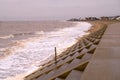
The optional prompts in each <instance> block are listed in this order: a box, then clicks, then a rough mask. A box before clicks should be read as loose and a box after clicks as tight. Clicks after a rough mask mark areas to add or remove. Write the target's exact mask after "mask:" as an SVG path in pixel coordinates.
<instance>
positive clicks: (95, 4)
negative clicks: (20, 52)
mask: <svg viewBox="0 0 120 80" xmlns="http://www.w3.org/2000/svg"><path fill="white" fill-rule="evenodd" d="M114 15H120V0H0V21H2V20H65V19H69V18H79V17H87V16H96V17H99V16H114Z"/></svg>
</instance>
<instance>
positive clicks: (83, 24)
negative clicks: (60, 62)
mask: <svg viewBox="0 0 120 80" xmlns="http://www.w3.org/2000/svg"><path fill="white" fill-rule="evenodd" d="M82 26H83V27H84V26H85V28H82ZM86 26H87V27H86ZM88 26H89V24H88V23H80V25H79V26H76V27H74V26H72V27H71V28H67V29H64V30H63V29H62V30H60V31H62V33H63V32H65V33H64V34H62V35H61V36H57V35H60V34H59V33H61V32H57V35H53V36H51V37H50V41H51V39H55V40H56V38H57V37H60V39H61V40H63V42H62V44H63V46H64V47H68V46H71V45H70V44H72V43H73V41H74V40H73V38H74V39H75V38H76V37H78V34H80V33H81V31H82V32H84V31H86V30H88V28H89V27H88ZM81 28H82V29H81ZM72 30H75V31H76V32H75V33H74V34H72V35H71V31H72ZM79 30H80V31H79ZM66 32H67V33H66ZM55 33H56V32H55ZM52 34H53V33H52ZM81 34H83V33H81ZM63 35H64V36H63ZM66 35H67V36H66ZM68 35H69V36H68ZM55 36H56V37H55ZM52 37H55V38H52ZM63 38H65V39H67V40H66V41H67V44H66V41H65V39H63ZM45 41H46V40H45ZM47 41H48V40H47ZM50 41H49V42H50ZM64 41H65V43H64ZM57 42H59V39H57ZM35 44H36V43H35ZM45 44H47V43H45ZM57 44H58V43H57ZM38 45H40V44H38ZM29 46H33V45H29ZM48 46H49V45H48ZM60 47H61V46H60ZM64 47H62V50H64V49H63V48H64ZM40 48H41V47H40ZM29 49H31V48H29ZM33 49H34V48H33ZM35 50H36V49H35ZM44 51H45V50H44ZM23 53H24V52H23ZM39 53H40V51H39ZM17 54H18V53H17ZM52 54H54V52H52ZM21 55H22V54H20V56H21ZM25 55H27V53H25ZM31 55H33V58H34V55H37V54H36V53H34V54H32V53H31V54H29V56H28V57H31ZM16 56H18V57H19V54H18V55H16ZM22 56H23V55H22ZM48 56H49V55H48ZM51 56H52V55H51ZM24 57H25V56H24ZM35 57H36V56H35ZM38 57H39V56H38ZM38 57H36V59H35V60H37V58H38ZM12 58H13V59H14V58H15V60H14V61H13V59H12ZM16 59H17V58H16V57H15V56H11V57H9V59H5V61H7V63H6V62H4V61H2V63H1V69H2V65H4V64H3V63H6V64H8V65H12V66H13V68H14V69H15V68H16V67H14V66H17V64H18V63H15V64H9V63H10V62H12V63H14V62H16V61H18V60H19V59H21V57H20V58H19V59H18V60H16ZM8 60H9V61H8ZM40 60H41V59H40V58H39V61H40ZM20 61H21V60H20ZM31 61H32V60H31ZM22 63H23V64H25V65H26V66H27V65H28V64H29V63H28V64H27V63H26V62H25V63H24V60H23V61H22ZM32 63H33V64H32ZM32 63H31V65H32V66H31V67H29V66H28V67H29V68H28V67H27V69H30V70H35V69H34V66H35V65H37V66H39V65H38V63H39V62H32ZM34 64H35V65H34ZM40 64H41V63H40ZM18 65H19V64H18ZM19 66H22V65H19ZM37 66H36V68H37ZM6 67H7V66H6ZM10 68H11V67H10ZM13 68H11V70H12V69H13ZM23 69H24V68H23ZM25 69H26V68H25ZM11 70H10V71H11ZM20 70H21V68H20ZM8 71H9V70H8ZM18 71H19V70H18ZM28 71H29V70H28ZM30 72H31V71H30ZM28 73H29V72H28ZM1 74H2V73H1ZM20 74H21V73H20ZM6 76H7V75H6ZM16 76H19V74H18V75H16ZM1 77H2V76H1ZM14 77H15V76H14ZM8 78H9V76H8ZM5 80H7V79H5Z"/></svg>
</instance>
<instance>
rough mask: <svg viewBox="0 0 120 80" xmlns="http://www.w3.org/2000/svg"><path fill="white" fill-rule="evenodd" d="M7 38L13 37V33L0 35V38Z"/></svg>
mask: <svg viewBox="0 0 120 80" xmlns="http://www.w3.org/2000/svg"><path fill="white" fill-rule="evenodd" d="M8 38H14V35H12V34H10V35H6V36H0V39H8Z"/></svg>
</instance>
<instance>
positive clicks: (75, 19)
mask: <svg viewBox="0 0 120 80" xmlns="http://www.w3.org/2000/svg"><path fill="white" fill-rule="evenodd" d="M68 21H80V20H79V19H77V18H72V19H69V20H68Z"/></svg>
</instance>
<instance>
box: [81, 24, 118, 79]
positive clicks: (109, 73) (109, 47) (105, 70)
mask: <svg viewBox="0 0 120 80" xmlns="http://www.w3.org/2000/svg"><path fill="white" fill-rule="evenodd" d="M81 80H120V23H115V24H111V25H109V26H108V27H107V29H106V31H105V33H104V35H103V37H102V39H101V41H100V43H99V45H98V47H97V49H96V50H95V52H94V54H93V56H92V58H91V60H90V62H89V64H88V66H87V67H86V69H85V71H84V73H83V75H82V77H81Z"/></svg>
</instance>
